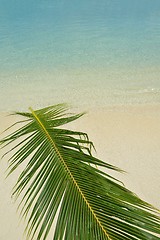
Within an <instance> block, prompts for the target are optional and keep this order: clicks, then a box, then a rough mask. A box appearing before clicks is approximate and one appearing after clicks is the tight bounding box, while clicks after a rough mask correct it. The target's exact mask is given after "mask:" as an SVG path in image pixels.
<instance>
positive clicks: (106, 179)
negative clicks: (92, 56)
mask: <svg viewBox="0 0 160 240" xmlns="http://www.w3.org/2000/svg"><path fill="white" fill-rule="evenodd" d="M66 110H68V108H67V106H66V105H64V104H59V105H55V106H50V107H47V108H43V109H40V110H36V111H33V110H32V109H31V108H30V112H29V113H21V112H17V113H16V114H18V115H20V116H22V117H24V118H25V120H23V121H21V124H22V126H21V127H20V128H19V129H17V130H16V131H14V132H13V133H11V134H9V135H8V136H6V137H5V138H4V139H2V140H1V141H0V144H1V145H2V147H3V146H6V145H9V144H11V143H13V142H14V141H15V142H16V144H15V145H14V147H12V148H11V149H10V150H9V152H12V151H13V155H12V156H11V157H10V158H9V174H11V173H12V172H13V171H15V170H16V169H17V168H18V167H19V166H20V165H21V164H22V163H24V162H25V163H26V165H25V168H24V170H23V171H22V172H21V174H20V176H19V178H18V180H17V183H16V184H15V186H14V190H13V195H15V197H16V198H17V197H19V195H22V201H21V203H20V208H21V215H22V216H23V217H24V218H25V217H27V216H28V222H27V226H26V232H27V236H28V237H29V238H30V239H35V237H36V239H43V240H45V239H47V236H48V233H49V232H50V231H51V227H52V226H53V224H55V232H53V239H54V240H63V239H64V240H137V239H140V240H147V239H153V240H158V239H159V237H160V216H159V211H158V210H157V209H155V208H154V207H152V206H151V205H150V204H148V203H146V202H144V201H142V200H141V199H139V198H138V197H137V196H136V195H135V194H133V193H132V192H131V191H129V190H127V189H126V188H125V187H124V186H123V185H122V184H121V183H120V182H119V181H118V180H116V179H115V178H113V177H112V176H111V175H109V174H108V173H105V172H103V171H102V170H100V169H101V168H97V166H98V167H103V168H106V169H112V170H114V171H121V170H120V169H119V168H117V167H115V166H112V165H110V164H108V163H106V162H104V161H102V160H100V159H97V158H95V157H94V156H93V155H92V149H93V148H94V145H93V143H92V142H91V141H90V140H89V138H88V135H87V134H86V133H83V132H78V131H72V130H67V129H65V128H64V127H63V128H60V126H61V125H64V124H66V123H69V122H71V121H74V120H76V119H78V118H79V117H81V116H82V115H83V114H76V115H74V114H70V115H68V114H67V111H66ZM17 141H18V142H17ZM57 214H58V218H57V219H56V216H57Z"/></svg>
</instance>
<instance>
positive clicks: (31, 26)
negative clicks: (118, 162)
mask: <svg viewBox="0 0 160 240" xmlns="http://www.w3.org/2000/svg"><path fill="white" fill-rule="evenodd" d="M0 89H1V94H0V103H1V104H0V110H6V109H7V110H10V109H11V110H12V109H15V108H16V109H19V108H23V107H27V106H28V105H30V104H31V105H36V106H38V105H46V104H52V103H55V102H58V101H65V102H72V103H74V104H77V105H92V106H94V105H97V106H99V105H108V104H109V105H110V104H111V105H112V104H134V103H136V104H137V103H138V104H141V103H151V104H152V103H159V102H160V1H159V0H154V1H153V0H134V1H133V0H100V1H99V0H81V1H78V0H54V1H53V0H34V1H32V0H0Z"/></svg>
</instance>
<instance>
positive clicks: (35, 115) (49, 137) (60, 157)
mask: <svg viewBox="0 0 160 240" xmlns="http://www.w3.org/2000/svg"><path fill="white" fill-rule="evenodd" d="M29 110H30V111H31V113H32V115H33V117H34V118H35V120H36V121H37V123H38V124H39V125H40V127H41V129H42V130H43V132H44V133H45V135H46V136H47V138H48V140H49V141H50V142H51V144H52V146H53V148H54V150H55V151H56V153H57V155H58V157H59V159H60V161H61V162H62V164H63V166H64V168H65V169H66V171H67V173H68V175H69V176H70V178H71V179H72V181H73V183H74V185H75V186H76V188H77V189H78V191H79V193H80V194H81V196H82V198H83V200H84V201H85V203H86V205H87V206H88V208H89V210H90V211H91V213H92V214H93V217H94V218H95V220H96V221H97V223H98V225H99V226H100V228H101V229H102V231H103V232H104V234H105V235H106V236H107V238H108V240H111V238H110V237H109V235H108V233H107V232H106V230H105V229H104V227H103V225H102V224H101V222H100V220H99V218H98V217H97V215H96V214H95V212H94V210H93V209H92V207H91V206H90V204H89V202H88V200H87V199H86V197H85V196H84V194H83V192H82V190H81V189H80V187H79V185H78V183H77V181H76V180H75V179H74V176H73V175H72V173H71V171H70V170H69V168H68V166H67V164H66V163H65V161H64V159H63V157H62V156H61V153H60V152H59V150H58V148H57V146H56V144H55V143H54V141H53V139H52V138H51V136H50V134H49V133H48V131H47V129H46V128H45V126H44V125H43V123H42V122H41V120H40V119H39V117H38V116H37V114H36V113H35V112H34V110H33V109H32V108H31V107H30V108H29Z"/></svg>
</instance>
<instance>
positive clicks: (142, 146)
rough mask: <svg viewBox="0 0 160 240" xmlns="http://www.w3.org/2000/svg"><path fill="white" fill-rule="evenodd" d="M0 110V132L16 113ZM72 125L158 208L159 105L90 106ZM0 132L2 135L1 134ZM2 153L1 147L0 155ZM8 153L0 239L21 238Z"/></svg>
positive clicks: (1, 186)
mask: <svg viewBox="0 0 160 240" xmlns="http://www.w3.org/2000/svg"><path fill="white" fill-rule="evenodd" d="M6 115H7V114H6V113H1V114H0V132H2V131H3V130H4V129H5V128H7V127H8V126H9V125H11V124H12V123H13V122H14V121H15V120H16V119H17V117H13V116H8V117H6ZM69 126H70V127H71V128H72V129H76V130H83V131H84V132H87V133H88V135H89V137H90V139H91V140H92V141H93V142H94V144H95V147H96V150H97V153H95V155H96V156H97V157H98V158H101V159H103V160H104V161H107V162H109V163H111V164H114V165H116V166H118V167H120V168H122V169H123V170H125V171H126V172H127V173H126V174H116V176H117V177H118V178H119V179H120V180H122V181H123V182H124V183H125V185H126V187H128V188H130V189H131V190H132V191H134V192H135V193H136V194H137V195H138V196H140V197H141V198H142V199H144V200H146V201H148V202H149V203H151V204H153V205H155V206H156V207H158V208H160V201H159V199H160V173H159V169H160V105H153V106H151V105H149V106H147V105H146V106H143V105H140V106H127V107H125V106H123V107H105V108H101V109H98V108H97V109H94V110H90V111H89V113H88V114H86V115H85V116H83V117H82V118H81V119H79V120H77V122H75V123H74V122H73V123H72V124H70V125H69ZM1 136H3V135H1ZM3 153H4V150H1V152H0V155H1V156H2V154H3ZM6 168H7V157H6V158H4V159H2V160H1V162H0V240H10V239H12V240H23V239H24V238H23V230H24V225H23V222H22V223H21V224H19V214H18V213H17V212H16V204H14V203H13V200H12V199H11V189H12V187H13V185H14V183H15V180H16V177H17V176H16V174H13V176H10V177H9V178H7V179H5V170H6Z"/></svg>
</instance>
